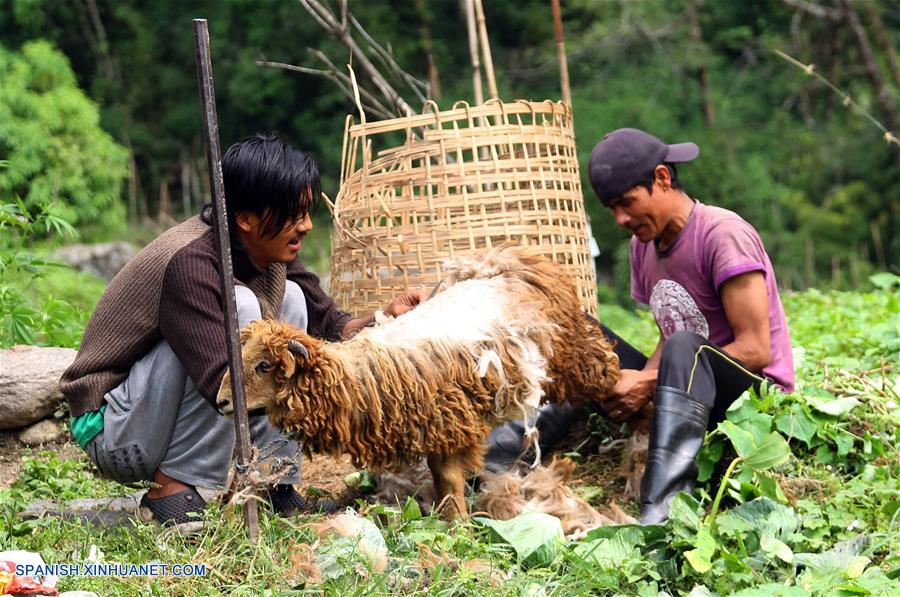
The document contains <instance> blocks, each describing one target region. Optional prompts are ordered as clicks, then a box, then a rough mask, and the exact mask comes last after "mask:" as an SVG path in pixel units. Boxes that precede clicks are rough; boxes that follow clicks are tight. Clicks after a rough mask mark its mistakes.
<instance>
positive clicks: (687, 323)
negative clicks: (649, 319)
mask: <svg viewBox="0 0 900 597" xmlns="http://www.w3.org/2000/svg"><path fill="white" fill-rule="evenodd" d="M650 310H651V311H653V316H654V317H655V318H656V322H657V323H658V324H659V329H660V330H661V331H662V335H663V337H664V338H668V337H669V336H671V335H672V334H674V333H675V332H694V333H695V334H699V335H701V336H703V337H704V338H709V323H708V322H707V321H706V317H704V316H703V313H701V312H700V309H699V308H698V307H697V303H695V302H694V299H693V298H692V297H691V295H690V294H689V293H688V291H687V290H685V289H684V286H682V285H681V284H679V283H678V282H675V281H673V280H666V279H662V280H660V281H659V282H657V283H656V285H655V286H654V287H653V292H651V293H650Z"/></svg>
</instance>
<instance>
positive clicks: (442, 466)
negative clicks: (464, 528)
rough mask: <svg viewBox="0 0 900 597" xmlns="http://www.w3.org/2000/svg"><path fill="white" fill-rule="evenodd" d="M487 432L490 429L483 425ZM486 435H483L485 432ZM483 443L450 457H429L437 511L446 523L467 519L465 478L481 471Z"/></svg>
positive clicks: (482, 466) (482, 465)
mask: <svg viewBox="0 0 900 597" xmlns="http://www.w3.org/2000/svg"><path fill="white" fill-rule="evenodd" d="M485 430H486V432H487V431H490V427H488V426H485ZM485 435H486V433H485ZM483 444H484V441H483V440H482V441H481V442H479V443H478V444H476V445H475V446H474V447H472V448H469V449H467V450H463V451H462V452H457V453H456V454H452V455H450V456H429V457H428V468H430V469H431V476H432V477H434V489H435V494H436V495H437V501H438V508H439V509H440V510H441V515H442V517H443V518H444V519H446V520H454V519H456V518H468V516H469V509H468V506H467V505H466V492H465V490H466V476H467V475H468V474H470V473H471V474H474V473H477V472H479V471H481V469H482V468H484V445H483Z"/></svg>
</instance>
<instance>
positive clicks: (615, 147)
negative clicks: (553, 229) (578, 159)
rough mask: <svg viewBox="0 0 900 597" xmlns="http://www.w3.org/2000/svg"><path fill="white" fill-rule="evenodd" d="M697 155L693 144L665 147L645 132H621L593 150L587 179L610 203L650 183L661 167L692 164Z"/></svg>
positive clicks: (621, 130) (617, 131)
mask: <svg viewBox="0 0 900 597" xmlns="http://www.w3.org/2000/svg"><path fill="white" fill-rule="evenodd" d="M698 155H700V148H699V147H697V145H696V144H694V143H676V144H674V145H666V144H665V143H663V142H662V141H660V140H659V139H657V138H656V137H654V136H653V135H651V134H649V133H645V132H644V131H642V130H639V129H619V130H616V131H613V132H611V133H609V134H608V135H606V136H605V137H603V140H602V141H600V142H599V143H597V145H596V147H594V150H593V151H592V152H591V159H590V161H589V162H588V176H589V177H590V179H591V186H592V187H594V192H595V193H597V197H599V198H600V201H602V202H603V203H607V202H609V201H612V200H613V199H615V198H616V197H620V196H621V195H622V194H623V193H625V192H626V191H628V190H630V189H633V188H634V187H636V186H637V185H639V184H641V183H642V182H644V181H645V180H647V179H648V178H649V177H650V174H651V173H652V172H653V170H654V169H655V168H656V167H657V166H658V165H659V164H662V163H663V162H672V163H678V162H690V161H691V160H693V159H694V158H696V157H697V156H698Z"/></svg>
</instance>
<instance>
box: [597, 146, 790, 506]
mask: <svg viewBox="0 0 900 597" xmlns="http://www.w3.org/2000/svg"><path fill="white" fill-rule="evenodd" d="M699 153H700V151H699V149H698V148H697V146H696V145H694V144H693V143H680V144H676V145H667V144H665V143H663V142H662V141H660V140H659V139H657V138H656V137H654V136H652V135H649V134H647V133H645V132H643V131H640V130H637V129H619V130H617V131H614V132H612V133H610V134H608V135H607V136H606V137H604V139H603V140H602V141H601V142H600V143H598V144H597V146H596V147H595V148H594V150H593V151H592V152H591V158H590V163H589V175H590V179H591V185H592V186H593V187H594V191H595V192H596V193H597V197H598V198H599V199H600V201H601V202H602V203H603V204H604V205H605V206H606V207H608V208H609V209H610V211H611V212H612V215H613V217H614V218H615V219H616V223H617V224H619V225H620V226H623V227H625V228H627V229H628V230H629V231H631V233H632V234H633V236H632V238H631V294H632V296H633V297H634V299H635V300H637V301H639V302H642V303H645V304H648V305H650V309H651V310H652V311H653V315H654V317H655V318H656V323H657V325H658V327H659V331H660V335H659V342H658V343H657V345H656V350H654V351H653V354H652V355H651V356H650V358H648V359H647V360H646V362H645V363H643V365H642V366H640V367H637V366H635V367H634V368H626V369H624V370H623V372H622V373H623V375H622V379H621V381H620V382H619V384H618V385H617V386H616V388H615V391H614V393H613V395H612V396H611V397H610V398H609V399H607V400H606V401H604V402H603V410H604V411H605V412H607V413H608V414H609V415H610V416H611V417H612V418H613V419H616V420H624V419H627V418H629V417H630V416H632V415H633V414H634V413H635V412H637V411H638V410H640V409H641V408H643V407H644V405H646V404H647V403H648V402H650V401H652V403H653V420H652V423H651V430H650V451H649V453H648V455H647V468H646V470H645V472H644V478H643V481H642V483H641V503H642V509H641V522H643V523H658V522H662V521H663V520H665V519H666V518H667V516H668V511H669V502H670V501H671V499H672V497H674V495H675V494H676V493H678V492H679V491H690V490H691V489H693V487H694V483H695V482H696V476H697V465H696V463H695V459H696V457H697V453H698V452H699V450H700V447H701V446H702V445H703V438H704V433H705V432H706V430H707V428H708V427H709V426H712V425H715V424H716V423H718V422H719V421H721V420H722V419H723V418H724V415H725V410H726V409H727V408H728V406H730V405H731V403H732V402H734V401H735V400H736V399H737V398H738V396H740V394H741V393H742V392H743V391H744V390H746V389H747V388H749V387H751V386H755V385H758V384H759V383H760V382H761V381H763V380H764V379H767V380H769V381H770V382H774V383H775V384H778V385H780V386H781V387H782V388H784V389H785V390H792V389H793V386H794V365H793V360H792V357H791V339H790V334H789V332H788V327H787V322H786V321H785V317H784V309H783V308H782V306H781V299H780V297H779V296H778V290H777V286H776V281H775V272H774V271H773V270H772V263H771V261H770V260H769V256H768V255H767V254H766V251H765V248H764V247H763V243H762V240H760V237H759V234H758V233H757V232H756V230H754V228H753V227H752V226H751V225H750V224H748V223H747V222H746V221H744V220H743V219H741V217H740V216H738V215H737V214H735V213H733V212H731V211H728V210H725V209H721V208H718V207H712V206H709V205H705V204H703V203H701V202H699V201H697V200H695V199H692V198H691V197H690V196H688V195H687V193H685V192H684V190H683V189H682V186H681V183H680V182H679V180H678V177H677V174H676V170H675V166H674V164H675V163H680V162H688V161H691V160H693V159H694V158H696V157H697V156H698V155H699Z"/></svg>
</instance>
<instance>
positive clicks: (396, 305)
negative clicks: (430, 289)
mask: <svg viewBox="0 0 900 597" xmlns="http://www.w3.org/2000/svg"><path fill="white" fill-rule="evenodd" d="M427 299H428V294H427V293H426V292H425V291H424V290H423V289H421V288H409V289H407V290H406V291H405V292H404V293H403V294H401V295H400V296H398V297H397V298H395V299H394V300H392V301H391V304H390V305H388V306H387V309H385V310H384V314H385V315H388V316H390V317H400V316H401V315H403V314H404V313H406V312H408V311H412V310H413V309H415V308H416V306H418V304H419V303H424V302H425V301H426V300H427Z"/></svg>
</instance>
